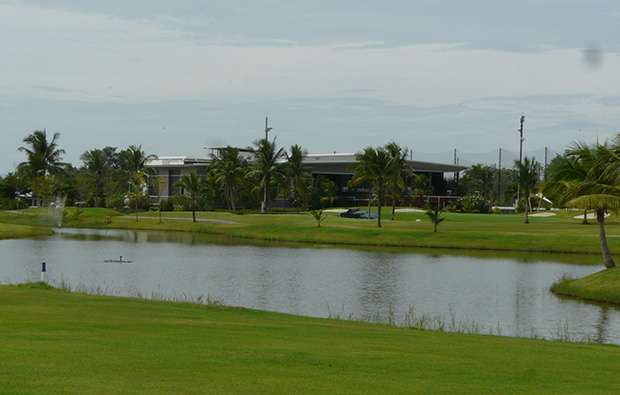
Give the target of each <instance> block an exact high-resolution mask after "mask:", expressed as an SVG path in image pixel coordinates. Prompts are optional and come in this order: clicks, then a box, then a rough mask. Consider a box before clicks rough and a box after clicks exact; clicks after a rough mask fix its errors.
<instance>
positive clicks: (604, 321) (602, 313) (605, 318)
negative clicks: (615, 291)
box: [593, 306, 609, 343]
mask: <svg viewBox="0 0 620 395" xmlns="http://www.w3.org/2000/svg"><path fill="white" fill-rule="evenodd" d="M608 324H609V307H608V306H601V308H600V310H599V315H598V320H597V322H596V336H595V337H594V339H593V340H594V341H595V342H596V343H602V342H603V341H604V340H606V338H607V335H608V333H607V332H608V328H607V327H608Z"/></svg>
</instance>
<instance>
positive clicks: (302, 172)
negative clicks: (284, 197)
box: [287, 144, 312, 214]
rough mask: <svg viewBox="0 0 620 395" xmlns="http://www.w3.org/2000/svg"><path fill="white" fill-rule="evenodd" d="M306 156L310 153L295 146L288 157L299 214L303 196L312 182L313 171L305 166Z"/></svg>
mask: <svg viewBox="0 0 620 395" xmlns="http://www.w3.org/2000/svg"><path fill="white" fill-rule="evenodd" d="M306 155H308V152H307V151H306V150H304V149H302V148H301V147H300V146H299V145H297V144H295V145H293V146H291V153H290V155H288V156H287V171H288V176H289V178H290V180H291V181H292V191H293V201H294V202H295V208H296V209H297V213H298V214H299V203H300V202H301V200H302V196H304V195H305V193H306V191H307V188H308V184H309V183H310V182H312V169H311V168H310V167H308V166H304V158H305V157H306Z"/></svg>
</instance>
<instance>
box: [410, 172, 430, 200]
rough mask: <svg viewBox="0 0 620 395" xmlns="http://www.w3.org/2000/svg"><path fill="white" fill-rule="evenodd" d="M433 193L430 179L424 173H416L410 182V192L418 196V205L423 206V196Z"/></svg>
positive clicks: (415, 196)
mask: <svg viewBox="0 0 620 395" xmlns="http://www.w3.org/2000/svg"><path fill="white" fill-rule="evenodd" d="M432 193H433V185H432V184H431V180H430V179H429V178H428V177H427V176H425V175H424V174H416V175H415V177H414V179H413V181H412V182H411V194H412V195H413V196H414V198H418V197H419V198H420V207H424V198H425V197H426V196H427V195H430V194H432Z"/></svg>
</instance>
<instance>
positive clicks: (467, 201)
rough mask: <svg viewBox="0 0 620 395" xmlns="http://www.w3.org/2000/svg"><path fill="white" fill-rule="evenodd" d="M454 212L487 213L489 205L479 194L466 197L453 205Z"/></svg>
mask: <svg viewBox="0 0 620 395" xmlns="http://www.w3.org/2000/svg"><path fill="white" fill-rule="evenodd" d="M454 204H455V206H456V210H457V211H459V210H460V211H462V212H465V213H488V212H489V210H490V208H491V203H490V202H489V201H488V200H487V199H486V198H484V197H483V196H481V195H479V194H473V195H466V196H463V197H462V198H460V199H459V200H457V201H456V202H455V203H454Z"/></svg>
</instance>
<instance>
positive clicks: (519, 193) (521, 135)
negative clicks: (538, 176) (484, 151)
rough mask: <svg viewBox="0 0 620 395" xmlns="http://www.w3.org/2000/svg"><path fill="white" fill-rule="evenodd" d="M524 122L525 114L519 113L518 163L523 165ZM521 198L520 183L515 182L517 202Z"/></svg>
mask: <svg viewBox="0 0 620 395" xmlns="http://www.w3.org/2000/svg"><path fill="white" fill-rule="evenodd" d="M524 122H525V115H521V127H520V128H519V135H520V138H519V164H520V165H523V140H525V139H524V138H523V123H524ZM519 180H521V168H520V167H519ZM520 200H521V185H520V184H519V183H517V204H519V201H520Z"/></svg>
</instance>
